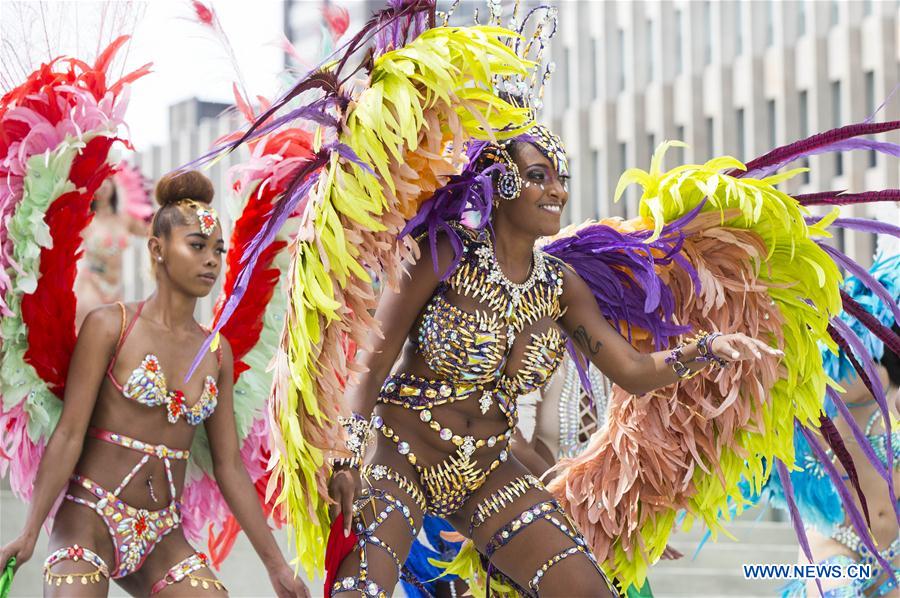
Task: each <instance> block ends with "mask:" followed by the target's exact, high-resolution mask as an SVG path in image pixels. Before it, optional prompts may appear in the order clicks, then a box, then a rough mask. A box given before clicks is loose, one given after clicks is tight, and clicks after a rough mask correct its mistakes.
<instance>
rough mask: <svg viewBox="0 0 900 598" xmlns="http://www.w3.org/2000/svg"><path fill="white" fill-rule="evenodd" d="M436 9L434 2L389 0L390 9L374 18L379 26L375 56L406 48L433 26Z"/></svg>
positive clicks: (375, 40) (375, 43)
mask: <svg viewBox="0 0 900 598" xmlns="http://www.w3.org/2000/svg"><path fill="white" fill-rule="evenodd" d="M434 9H435V2H434V0H388V7H387V8H386V9H384V10H382V11H381V12H379V13H377V14H376V15H375V17H374V20H376V22H377V23H378V25H379V27H378V30H377V32H376V33H375V38H374V41H373V47H374V51H375V56H376V57H377V56H381V55H382V54H384V53H386V52H390V51H391V50H396V49H397V48H400V47H402V46H405V45H406V44H408V43H409V42H411V41H412V40H414V39H415V38H417V37H418V36H419V35H421V34H422V32H423V31H425V30H426V29H428V28H429V27H431V26H433V23H434Z"/></svg>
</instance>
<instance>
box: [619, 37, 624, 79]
mask: <svg viewBox="0 0 900 598" xmlns="http://www.w3.org/2000/svg"><path fill="white" fill-rule="evenodd" d="M619 91H625V30H624V29H619Z"/></svg>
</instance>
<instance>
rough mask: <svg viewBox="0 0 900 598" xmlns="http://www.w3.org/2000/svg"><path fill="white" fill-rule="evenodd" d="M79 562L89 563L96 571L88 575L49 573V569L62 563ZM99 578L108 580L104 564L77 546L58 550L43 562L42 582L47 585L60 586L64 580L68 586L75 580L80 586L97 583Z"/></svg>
mask: <svg viewBox="0 0 900 598" xmlns="http://www.w3.org/2000/svg"><path fill="white" fill-rule="evenodd" d="M81 560H83V561H87V562H88V563H91V564H92V565H94V567H96V569H95V570H94V571H90V572H88V573H63V574H61V575H60V574H56V573H53V572H51V571H50V569H51V567H53V566H54V565H56V564H57V563H60V562H62V561H81ZM101 577H105V578H106V579H109V567H108V566H107V565H106V562H105V561H104V560H103V559H102V558H100V555H98V554H97V553H96V552H94V551H93V550H90V549H89V548H85V547H84V546H79V545H78V544H72V545H71V546H64V547H63V548H59V549H57V550H55V551H53V553H52V554H51V555H50V556H48V557H47V559H46V560H45V561H44V581H46V582H47V584H49V585H56V586H61V585H62V584H63V581H64V580H65V582H66V584H69V585H71V584H73V583H75V580H80V581H81V583H82V584H88V583H99V582H100V578H101Z"/></svg>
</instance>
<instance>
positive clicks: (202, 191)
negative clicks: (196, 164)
mask: <svg viewBox="0 0 900 598" xmlns="http://www.w3.org/2000/svg"><path fill="white" fill-rule="evenodd" d="M214 194H215V189H214V188H213V184H212V181H211V180H209V177H207V176H206V175H205V174H203V173H202V172H200V171H198V170H187V171H185V172H175V173H169V174H167V175H165V176H163V177H162V178H161V179H159V182H158V183H156V201H157V203H158V204H159V205H160V206H161V207H166V206H167V205H169V204H173V203H175V202H176V201H181V200H182V199H193V200H194V201H199V202H200V203H205V204H210V203H212V199H213V195H214Z"/></svg>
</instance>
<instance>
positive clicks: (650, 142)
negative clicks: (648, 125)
mask: <svg viewBox="0 0 900 598" xmlns="http://www.w3.org/2000/svg"><path fill="white" fill-rule="evenodd" d="M647 151H648V152H649V153H650V155H651V156H652V155H653V152H654V151H656V135H654V134H653V133H650V134H649V135H647Z"/></svg>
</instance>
